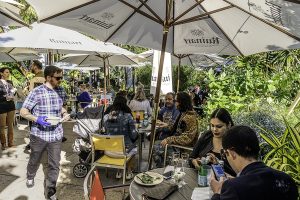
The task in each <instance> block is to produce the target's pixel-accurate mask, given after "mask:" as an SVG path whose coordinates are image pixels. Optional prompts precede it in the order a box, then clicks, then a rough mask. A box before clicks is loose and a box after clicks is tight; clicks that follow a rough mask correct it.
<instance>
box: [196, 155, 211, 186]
mask: <svg viewBox="0 0 300 200" xmlns="http://www.w3.org/2000/svg"><path fill="white" fill-rule="evenodd" d="M200 162H201V166H200V168H199V172H198V185H199V186H200V187H207V186H208V180H207V174H208V169H209V165H207V163H208V162H207V159H206V158H202V159H201V161H200Z"/></svg>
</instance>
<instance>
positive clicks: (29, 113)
mask: <svg viewBox="0 0 300 200" xmlns="http://www.w3.org/2000/svg"><path fill="white" fill-rule="evenodd" d="M44 77H45V79H46V83H45V84H43V85H40V86H38V87H36V88H35V89H33V90H32V91H31V92H30V94H29V95H28V97H27V98H26V99H25V102H24V104H23V107H22V109H21V111H20V113H21V116H22V117H24V118H25V119H27V120H29V121H32V122H33V123H32V128H31V133H30V146H31V153H30V158H29V162H28V165H27V181H26V185H27V187H28V188H30V187H33V186H34V177H35V175H36V172H37V170H38V167H39V164H40V159H41V157H42V154H43V152H44V151H47V154H48V174H47V175H45V177H46V178H45V179H46V185H45V187H46V188H45V190H46V197H47V199H51V200H54V199H56V182H57V178H58V175H59V162H60V153H61V141H62V137H63V128H62V124H61V123H59V124H57V125H51V124H50V123H49V122H47V118H48V117H50V116H51V117H64V115H66V114H67V111H66V110H65V109H64V108H63V100H62V98H61V97H60V96H59V95H58V93H57V92H56V91H55V89H54V88H56V87H57V86H59V84H60V82H61V80H62V78H63V74H62V70H61V69H59V68H58V67H56V66H47V67H46V68H45V70H44Z"/></svg>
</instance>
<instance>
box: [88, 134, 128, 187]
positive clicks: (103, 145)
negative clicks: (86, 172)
mask: <svg viewBox="0 0 300 200" xmlns="http://www.w3.org/2000/svg"><path fill="white" fill-rule="evenodd" d="M91 140H92V141H91V144H92V167H91V169H93V167H94V166H99V167H106V168H115V169H123V184H125V176H126V164H127V162H128V161H129V160H130V159H131V158H132V157H133V155H130V156H127V155H126V151H125V142H124V136H123V135H113V136H112V135H96V134H94V135H92V136H91ZM96 150H103V151H109V152H110V153H116V154H117V155H118V156H117V157H111V156H107V155H105V154H104V155H103V156H102V157H101V158H100V159H98V160H95V151H96Z"/></svg>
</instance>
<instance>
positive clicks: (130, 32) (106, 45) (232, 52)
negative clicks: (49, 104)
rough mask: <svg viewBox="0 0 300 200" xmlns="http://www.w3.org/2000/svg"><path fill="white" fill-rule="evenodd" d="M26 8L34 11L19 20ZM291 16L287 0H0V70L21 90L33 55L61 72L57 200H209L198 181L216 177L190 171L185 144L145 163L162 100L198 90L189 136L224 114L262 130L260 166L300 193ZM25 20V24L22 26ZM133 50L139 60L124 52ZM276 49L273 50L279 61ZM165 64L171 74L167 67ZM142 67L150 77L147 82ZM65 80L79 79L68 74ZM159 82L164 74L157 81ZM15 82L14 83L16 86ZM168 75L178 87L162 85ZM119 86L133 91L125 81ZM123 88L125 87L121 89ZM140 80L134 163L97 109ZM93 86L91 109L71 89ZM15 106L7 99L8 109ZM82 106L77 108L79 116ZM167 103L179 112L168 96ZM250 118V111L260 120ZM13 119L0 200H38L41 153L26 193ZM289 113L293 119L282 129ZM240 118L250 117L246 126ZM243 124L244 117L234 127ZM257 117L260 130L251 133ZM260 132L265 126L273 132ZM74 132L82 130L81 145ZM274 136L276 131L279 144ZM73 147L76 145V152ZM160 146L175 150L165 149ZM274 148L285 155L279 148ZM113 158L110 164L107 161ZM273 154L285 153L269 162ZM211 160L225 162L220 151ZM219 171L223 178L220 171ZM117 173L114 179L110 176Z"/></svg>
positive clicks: (292, 3) (299, 41)
mask: <svg viewBox="0 0 300 200" xmlns="http://www.w3.org/2000/svg"><path fill="white" fill-rule="evenodd" d="M23 4H24V5H23ZM29 10H33V13H31V14H28V13H26V12H28V11H29ZM25 11H26V12H25ZM24 13H25V14H24ZM31 15H32V16H31ZM28 16H29V17H28ZM299 16H300V4H299V2H298V1H296V0H270V1H265V0H256V1H250V2H249V1H246V0H241V1H236V0H196V1H195V0H186V1H180V0H166V1H155V0H137V1H131V0H101V1H93V0H77V1H62V0H52V1H40V0H26V1H18V2H17V1H14V0H0V27H3V28H1V30H0V31H1V32H0V68H1V67H6V66H10V67H9V68H10V69H15V70H14V71H19V72H20V73H21V74H22V81H24V82H25V80H26V81H28V80H29V79H31V78H32V77H30V68H29V67H28V66H25V64H24V63H26V64H30V65H31V62H29V61H30V60H31V61H32V60H37V59H40V60H42V59H41V55H43V56H44V59H43V63H44V64H45V65H56V66H59V67H60V68H61V69H63V76H64V77H60V78H61V79H62V78H65V80H63V81H64V86H65V88H67V90H66V91H67V93H68V99H67V100H66V102H64V103H65V107H66V110H67V112H68V113H69V114H71V119H67V120H65V121H60V122H59V123H62V126H63V131H64V137H66V139H67V140H66V141H65V142H63V143H62V151H61V154H60V155H61V161H60V172H59V177H58V181H57V193H56V196H57V199H63V200H68V199H74V200H77V199H78V200H80V199H93V200H102V199H106V200H108V199H112V200H118V199H127V200H128V199H132V200H144V199H145V200H147V199H170V200H179V199H180V200H189V199H192V200H196V199H199V200H208V199H211V198H212V196H213V193H214V192H213V191H212V189H211V187H210V186H209V181H208V180H209V179H210V178H211V177H210V176H213V174H215V175H216V172H215V173H213V171H212V168H210V170H208V169H204V168H205V167H204V165H203V166H202V167H201V169H200V170H196V169H194V168H191V165H190V163H189V156H190V153H191V152H192V150H193V147H190V146H189V147H185V146H180V145H171V144H167V145H166V146H164V148H163V153H162V157H163V162H162V165H161V166H159V165H158V164H157V163H154V160H155V158H154V155H155V154H154V152H155V151H157V149H155V148H156V147H157V143H156V141H155V140H156V133H157V130H158V129H159V128H161V127H160V125H159V123H160V122H158V121H157V119H158V113H159V109H160V101H161V100H162V99H163V98H165V95H166V94H167V93H168V92H173V91H176V92H175V93H177V94H178V92H180V91H188V93H189V95H190V96H191V97H192V98H193V97H194V96H193V95H194V94H193V92H194V90H195V89H196V88H198V87H199V85H200V86H201V84H203V86H202V89H203V91H204V90H205V92H206V94H205V95H207V96H206V98H207V99H205V102H204V101H203V102H202V104H201V105H200V106H199V107H197V106H194V109H195V110H196V109H198V110H201V114H199V113H198V114H199V116H197V119H195V120H197V130H196V132H197V134H196V135H197V139H198V138H199V137H200V136H201V135H202V134H203V133H204V131H206V129H207V126H212V124H210V121H209V120H208V118H209V115H210V114H211V112H212V111H213V110H215V109H216V108H220V107H224V108H226V109H228V110H230V112H232V113H234V115H233V116H234V117H235V118H234V121H235V124H239V123H240V124H247V125H249V126H250V125H251V126H252V127H254V128H257V129H255V130H259V131H260V132H262V134H261V133H259V134H258V135H259V140H260V141H259V142H260V145H261V146H262V147H263V145H266V146H267V148H269V149H268V150H266V151H267V152H265V154H264V156H265V157H262V161H264V162H265V163H266V164H267V165H268V166H271V167H273V168H276V169H277V170H280V171H281V170H282V171H284V172H285V173H287V174H289V175H290V176H292V178H293V180H294V181H295V182H296V184H298V185H297V186H298V190H299V183H300V179H299V175H297V173H298V174H299V169H300V166H299V163H297V161H299V148H300V144H299V135H298V132H297V131H298V130H299V127H300V126H299V123H294V122H295V121H296V120H297V119H298V116H297V109H298V107H297V105H298V103H299V100H300V93H297V92H298V91H299V90H300V88H299V86H298V85H299V84H298V82H297V80H299V76H298V72H299V73H300V68H299V66H300V64H299V57H298V55H299V52H298V51H297V49H299V48H300V34H299V33H300V31H299V29H300V28H299V26H297V24H299ZM28 18H29V19H30V20H29V21H26V22H24V21H23V20H25V19H26V20H28ZM12 26H15V27H19V28H15V29H14V28H10V27H12ZM20 27H21V28H20ZM6 29H8V30H9V31H6ZM2 32H3V33H2ZM135 48H138V49H139V51H135V53H133V52H131V51H129V50H128V49H130V50H132V49H133V50H135ZM140 49H142V51H141V50H140ZM279 51H281V52H283V53H278V54H277V53H276V52H279ZM273 52H275V53H273ZM295 52H296V53H295ZM138 53H139V54H138ZM282 54H284V55H282ZM279 55H281V57H280V56H279ZM283 57H284V58H283ZM292 58H294V60H292ZM54 61H55V62H54ZM152 61H153V62H152ZM279 61H280V62H279ZM9 63H10V64H9ZM11 63H17V64H16V65H14V64H11ZM227 63H231V64H228V65H227ZM253 63H255V64H256V65H255V66H253ZM66 65H72V67H70V66H68V67H66ZM172 65H176V66H177V67H176V70H173V69H172ZM16 66H17V67H16ZM228 66H229V67H228ZM262 66H263V67H265V68H263V67H262ZM291 66H292V67H291ZM140 67H141V68H140ZM152 67H153V68H152ZM189 67H191V69H192V70H189V69H188V68H189ZM280 67H281V68H280ZM293 67H294V68H295V69H293ZM298 68H299V71H297V70H298ZM16 69H18V70H16ZM149 69H150V71H151V70H152V74H150V73H148V74H147V72H148V71H149ZM147 70H148V71H147ZM166 70H168V72H166ZM196 70H199V71H200V72H199V73H198V72H197V71H196ZM74 71H78V72H79V71H80V73H81V75H79V74H76V73H74V74H76V75H74V74H73V75H72V74H71V72H72V73H73V72H74ZM90 71H91V72H90ZM112 71H113V72H114V73H112ZM275 72H276V73H275ZM164 73H169V74H168V76H167V78H165V77H164V75H163V74H164ZM172 73H173V75H172ZM83 74H84V75H83ZM129 74H130V75H129ZM274 74H275V75H274ZM31 75H32V74H31ZM68 76H69V77H68ZM70 76H72V77H70ZM79 76H80V78H79ZM24 77H25V78H24ZM82 77H84V78H86V79H83V78H82ZM170 77H171V78H170ZM256 77H260V78H261V79H263V80H260V79H255V78H256ZM270 77H271V78H270ZM13 78H14V80H13V81H14V82H15V83H16V82H17V83H18V84H19V85H22V84H23V83H20V82H22V81H18V80H15V79H16V78H15V76H13ZM56 78H58V77H56ZM172 78H173V79H174V80H175V81H173V82H175V83H176V84H175V86H176V87H175V86H174V87H173V86H172ZM268 78H269V79H268ZM11 79H12V78H11ZM129 79H130V81H128V82H131V83H132V84H131V85H130V84H127V80H129ZM56 80H57V79H56ZM86 80H87V81H86ZM121 80H123V81H124V82H125V83H122V84H120V81H121ZM137 80H138V81H139V83H138V81H137ZM154 80H155V81H154ZM194 80H195V81H194ZM75 81H76V83H75ZM146 81H147V90H149V91H150V92H149V93H151V94H152V95H153V99H152V100H153V101H152V103H153V104H152V105H151V110H152V112H151V113H147V112H145V111H140V110H138V111H134V112H130V113H131V114H132V116H133V120H134V121H135V132H136V133H137V140H136V142H135V143H134V145H135V146H134V149H136V154H135V155H131V154H128V152H129V151H128V152H127V150H128V149H126V148H125V140H124V136H118V135H116V136H112V135H107V134H105V131H106V130H104V128H103V127H102V126H103V124H102V119H103V112H104V111H105V110H106V109H107V107H108V106H110V105H112V103H113V101H114V98H115V94H114V92H113V90H112V85H113V86H115V88H118V89H120V88H121V85H122V87H123V88H125V89H126V90H128V91H132V92H133V94H134V92H136V91H137V88H136V87H137V86H138V85H140V86H141V85H142V86H143V88H144V85H143V84H141V83H140V82H143V83H145V82H146ZM168 81H169V82H168ZM79 82H80V83H81V82H82V83H84V82H86V83H87V82H88V84H79ZM112 82H114V84H112ZM116 82H118V84H116ZM148 82H149V83H148ZM164 82H168V83H169V84H171V86H170V88H171V89H170V90H169V91H165V88H164V86H165V85H166V84H165V85H163V83H164ZM3 83H4V82H3ZM92 83H93V84H94V83H95V85H94V86H91V88H89V90H88V89H87V91H89V92H90V94H91V95H90V98H91V101H89V102H80V101H79V100H78V93H79V92H78V91H79V90H80V85H81V86H82V85H83V86H85V85H89V84H92ZM296 83H297V84H296ZM128 85H129V86H128ZM167 86H169V85H167ZM190 87H192V89H191V88H190ZM199 88H201V87H199ZM249 88H250V89H249ZM120 91H121V90H120ZM202 95H203V94H202ZM203 96H204V95H203ZM126 97H127V96H126ZM151 98H152V97H151ZM201 98H202V97H201ZM148 99H150V94H149V96H148ZM206 100H207V102H206ZM23 101H24V99H23V100H20V101H19V100H16V101H15V104H16V105H17V104H18V105H20V104H22V103H23ZM86 103H87V104H88V108H87V109H85V108H83V107H81V105H82V104H86ZM173 103H174V104H176V103H178V101H177V99H175V97H174V99H173ZM276 103H277V104H276ZM265 105H269V107H268V108H267V109H265V110H267V111H265V110H264V111H263V108H264V106H265ZM273 105H276V106H277V107H275V106H274V107H273ZM280 106H281V107H280ZM283 106H285V107H284V108H282V107H283ZM191 107H192V106H191ZM277 108H278V109H277ZM88 109H94V110H95V111H97V112H98V113H96V112H95V113H92V114H91V115H89V116H96V118H93V117H85V118H84V117H83V119H84V120H88V121H89V122H88V123H92V124H88V123H87V124H86V123H85V122H83V121H84V120H80V117H79V116H80V115H81V114H85V111H86V110H88ZM254 110H255V111H257V110H259V112H258V113H259V114H258V115H259V116H258V117H257V115H255V114H256V113H255V114H253V113H254ZM274 110H276V111H274ZM252 111H253V112H252ZM243 112H245V113H243ZM262 112H266V113H267V114H268V115H262V114H261V113H262ZM276 112H278V113H280V112H282V113H281V114H282V115H284V119H283V120H282V119H281V121H280V120H278V117H277V115H279V114H277V113H276ZM15 113H16V115H15V120H14V121H15V122H14V126H13V132H14V146H13V147H12V148H6V149H5V148H4V146H3V145H2V146H3V148H2V150H0V199H8V200H13V199H14V200H40V199H45V198H47V197H46V194H45V193H46V189H45V188H46V183H47V180H46V178H45V177H46V176H45V174H47V170H48V169H47V164H48V163H47V156H46V154H45V153H44V155H43V157H42V161H41V166H40V167H39V169H38V172H37V174H36V177H35V186H34V187H33V188H27V187H26V184H27V182H26V181H27V175H26V167H27V163H28V162H29V155H30V150H28V148H26V146H27V145H28V144H29V138H28V136H29V134H30V126H29V123H28V121H27V120H26V119H25V118H22V117H21V115H20V108H18V109H17V110H16V112H15ZM99 113H100V114H99ZM270 113H271V114H270ZM286 113H287V114H286ZM291 113H293V114H294V115H295V116H296V117H293V118H291V119H289V120H287V119H286V117H289V116H290V114H291ZM243 114H244V115H243ZM246 114H249V116H251V117H249V116H247V117H248V118H247V117H245V115H246ZM252 114H253V115H252ZM272 115H274V116H272ZM99 116H100V117H99ZM261 116H262V117H261ZM244 117H245V118H247V120H248V119H249V118H251V120H249V121H246V120H245V121H243V119H244ZM272 117H273V118H272ZM275 117H277V118H275ZM257 118H258V120H257V121H259V120H260V121H263V123H266V124H267V126H264V127H261V126H260V125H261V124H259V125H257V124H255V123H254V121H255V120H256V119H257ZM93 120H94V121H93ZM272 120H273V121H272ZM208 121H209V122H208ZM266 121H267V122H266ZM270 121H271V122H270ZM255 122H256V121H255ZM273 122H274V123H273ZM277 122H278V123H277ZM270 124H271V125H270ZM290 124H293V125H290ZM94 125H95V126H94ZM231 125H233V123H232V124H231ZM199 127H200V128H199ZM266 127H267V128H269V127H271V128H270V129H271V134H270V131H269V129H268V130H267V131H266V130H265V129H264V128H266ZM274 127H275V128H274ZM198 128H199V129H198ZM79 129H84V131H83V132H84V133H85V136H86V137H85V138H84V137H82V136H83V135H82V133H81V131H82V130H81V131H78V130H79ZM208 129H209V130H210V128H208ZM274 129H275V131H274V133H273V132H272V131H273V130H274ZM78 132H80V133H78ZM266 132H267V133H268V134H266ZM275 132H276V133H275ZM277 132H283V133H281V134H279V136H278V135H276V134H277ZM6 133H8V126H5V134H6ZM264 134H265V135H264ZM270 135H271V136H270ZM198 136H199V137H198ZM270 138H271V139H270ZM197 139H195V140H197ZM83 143H84V144H83ZM76 144H79V145H81V146H80V149H79V150H78V148H77V146H76ZM84 145H87V146H88V148H89V150H90V151H89V152H88V151H86V152H85V153H86V155H85V157H84V159H83V158H82V157H81V156H79V155H82V154H81V153H82V152H83V151H82V149H81V148H82V146H84ZM293 147H294V148H293ZM76 148H77V149H76ZM168 148H169V150H170V149H173V150H174V149H176V150H177V152H176V151H174V152H169V151H168ZM282 148H287V149H284V150H280V151H278V149H282ZM130 150H132V149H130ZM222 150H224V149H223V148H222ZM264 150H265V149H264ZM268 151H269V152H268ZM99 152H100V153H99ZM111 152H113V153H115V152H117V154H118V155H115V154H113V153H112V154H113V155H112V156H109V153H111ZM120 152H121V155H119V154H120ZM167 152H168V153H167ZM178 152H180V153H178ZM278 152H279V153H278ZM282 152H284V155H279V154H280V153H282ZM98 153H99V154H101V156H99V157H98V155H97V154H98ZM227 153H228V152H227ZM221 154H222V155H221ZM220 155H221V156H224V155H225V153H224V152H223V153H221V150H220ZM272 156H274V159H272ZM276 156H279V158H278V157H276ZM280 156H281V157H280ZM225 157H226V156H225ZM283 157H284V159H283ZM294 157H295V159H294ZM278 160H281V162H279V161H278ZM129 161H133V162H132V163H134V164H133V167H132V169H133V171H132V172H133V177H129V178H127V175H128V174H127V173H126V169H127V168H128V166H129V165H127V163H129ZM218 162H219V160H218ZM274 163H275V164H274ZM219 164H220V165H219V166H220V167H221V170H222V167H224V162H223V164H222V160H221V162H220V163H219ZM157 166H158V167H157ZM130 167H131V166H130ZM120 171H121V178H118V179H117V178H116V176H118V175H119V173H120ZM204 171H205V174H202V173H204ZM295 171H296V172H295ZM224 175H225V173H224ZM203 177H204V178H203ZM203 180H205V181H203ZM203 182H204V183H203Z"/></svg>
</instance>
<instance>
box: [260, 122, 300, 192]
mask: <svg viewBox="0 0 300 200" xmlns="http://www.w3.org/2000/svg"><path fill="white" fill-rule="evenodd" d="M284 122H285V126H286V130H285V131H284V133H283V134H282V135H281V136H279V137H278V136H277V135H276V133H274V132H272V131H270V130H266V129H264V128H262V127H260V126H257V127H259V129H260V132H259V134H260V136H261V137H262V138H263V140H264V142H262V143H261V145H262V146H263V145H264V143H267V144H268V145H269V146H271V149H270V150H269V152H268V153H267V154H266V155H264V156H263V158H262V160H263V162H264V163H266V164H267V165H268V166H270V167H272V168H274V169H277V170H279V171H283V172H285V173H287V174H289V175H290V176H291V177H292V178H293V179H294V180H295V182H296V183H297V185H298V188H299V185H300V173H299V172H300V136H299V131H297V129H299V127H300V123H299V124H298V125H297V126H296V127H295V128H293V127H292V126H290V125H289V123H288V122H287V121H286V119H285V118H284Z"/></svg>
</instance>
